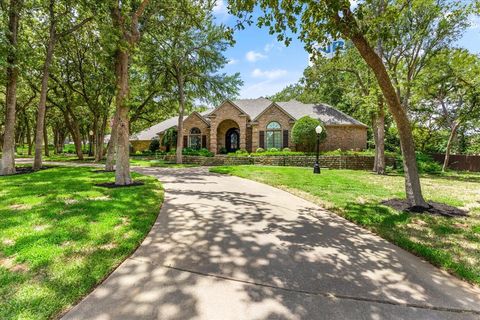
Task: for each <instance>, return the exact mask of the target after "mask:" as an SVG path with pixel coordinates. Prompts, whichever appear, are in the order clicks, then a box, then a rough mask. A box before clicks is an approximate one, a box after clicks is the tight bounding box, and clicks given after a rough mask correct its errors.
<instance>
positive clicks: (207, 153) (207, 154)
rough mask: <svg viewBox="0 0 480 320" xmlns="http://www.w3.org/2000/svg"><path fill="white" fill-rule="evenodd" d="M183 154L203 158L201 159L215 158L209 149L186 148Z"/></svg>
mask: <svg viewBox="0 0 480 320" xmlns="http://www.w3.org/2000/svg"><path fill="white" fill-rule="evenodd" d="M182 154H183V155H184V156H201V157H213V155H214V154H213V153H212V152H210V151H208V149H205V148H202V149H198V150H197V149H192V148H184V149H183V150H182Z"/></svg>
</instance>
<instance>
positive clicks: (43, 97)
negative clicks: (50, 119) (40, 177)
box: [33, 4, 56, 170]
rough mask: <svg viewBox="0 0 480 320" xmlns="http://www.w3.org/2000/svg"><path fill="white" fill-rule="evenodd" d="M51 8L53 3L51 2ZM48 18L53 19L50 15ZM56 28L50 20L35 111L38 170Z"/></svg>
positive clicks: (36, 162)
mask: <svg viewBox="0 0 480 320" xmlns="http://www.w3.org/2000/svg"><path fill="white" fill-rule="evenodd" d="M51 6H52V8H51V10H53V4H51ZM50 19H53V17H52V16H51V17H50ZM55 41H56V30H55V21H54V20H52V21H50V35H49V38H48V46H47V55H46V57H45V63H44V65H43V76H42V88H41V90H40V102H39V103H38V112H37V130H36V135H35V160H34V162H33V170H39V169H40V168H41V167H42V146H43V128H44V124H45V112H46V102H47V90H48V78H49V75H50V65H51V63H52V60H53V51H54V48H55Z"/></svg>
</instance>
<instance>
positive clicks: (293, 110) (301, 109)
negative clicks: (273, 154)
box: [130, 98, 367, 140]
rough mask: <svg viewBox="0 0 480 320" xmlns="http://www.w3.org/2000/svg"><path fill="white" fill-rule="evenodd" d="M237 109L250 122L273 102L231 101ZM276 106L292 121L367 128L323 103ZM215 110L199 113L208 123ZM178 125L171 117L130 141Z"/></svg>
mask: <svg viewBox="0 0 480 320" xmlns="http://www.w3.org/2000/svg"><path fill="white" fill-rule="evenodd" d="M232 103H234V104H235V105H236V106H237V107H238V108H240V109H241V110H242V111H243V112H245V113H246V114H247V115H248V116H249V117H250V120H254V119H255V118H257V117H258V116H259V115H260V114H261V113H262V112H263V111H264V110H265V109H267V108H268V107H269V106H271V105H272V103H273V101H271V100H269V99H266V98H257V99H238V100H233V101H232ZM276 104H277V105H278V106H279V107H280V108H282V109H283V110H284V111H285V112H286V113H288V114H289V115H290V116H292V117H293V118H294V120H297V119H300V118H301V117H304V116H310V117H312V118H315V119H319V120H321V121H322V122H323V123H325V124H326V125H339V126H362V127H367V126H366V125H365V124H363V123H361V122H360V121H358V120H356V119H354V118H352V117H350V116H349V115H347V114H345V113H343V112H341V111H340V110H337V109H335V108H334V107H332V106H329V105H327V104H325V103H318V104H312V103H302V102H299V101H297V100H290V101H286V102H276ZM214 110H215V109H209V110H206V111H204V112H201V113H200V115H201V116H203V117H204V118H205V120H206V121H208V117H207V116H208V115H209V114H210V113H212V112H213V111H214ZM177 123H178V117H173V118H170V119H167V120H165V121H163V122H160V123H158V124H156V125H154V126H151V127H150V128H148V129H145V130H143V131H141V132H139V133H136V134H133V135H132V136H131V137H130V140H151V139H153V138H155V137H157V135H158V134H159V133H162V132H164V131H165V130H167V129H169V128H172V127H176V126H177Z"/></svg>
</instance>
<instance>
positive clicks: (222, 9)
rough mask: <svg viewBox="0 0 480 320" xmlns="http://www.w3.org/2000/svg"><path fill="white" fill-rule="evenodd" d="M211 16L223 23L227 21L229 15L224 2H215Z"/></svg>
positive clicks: (222, 0)
mask: <svg viewBox="0 0 480 320" xmlns="http://www.w3.org/2000/svg"><path fill="white" fill-rule="evenodd" d="M213 15H214V16H215V17H216V18H217V19H219V20H221V21H223V22H225V21H226V20H228V18H229V17H230V14H229V13H228V8H227V5H226V4H225V1H224V0H216V1H215V6H214V7H213Z"/></svg>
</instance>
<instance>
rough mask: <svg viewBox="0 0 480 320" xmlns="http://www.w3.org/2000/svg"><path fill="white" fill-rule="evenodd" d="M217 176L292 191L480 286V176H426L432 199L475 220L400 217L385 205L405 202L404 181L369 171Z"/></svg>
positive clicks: (235, 170) (278, 170) (228, 170)
mask: <svg viewBox="0 0 480 320" xmlns="http://www.w3.org/2000/svg"><path fill="white" fill-rule="evenodd" d="M210 171H212V172H216V173H223V174H231V175H236V176H239V177H242V178H247V179H252V180H256V181H259V182H263V183H266V184H269V185H272V186H275V187H279V188H281V189H284V190H287V191H289V192H292V193H294V194H297V195H299V196H301V197H304V198H307V199H308V200H310V201H313V202H316V203H318V204H319V205H321V206H323V207H325V208H327V209H330V210H332V211H334V212H336V213H337V214H339V215H341V216H343V217H345V218H346V219H348V220H350V221H353V222H354V223H356V224H358V225H361V226H363V227H365V228H367V229H369V230H371V231H373V232H375V233H377V234H378V235H380V236H381V237H383V238H385V239H387V240H389V241H391V242H393V243H395V244H397V245H398V246H400V247H402V248H404V249H406V250H408V251H410V252H413V253H414V254H416V255H419V256H422V257H424V258H425V259H426V260H428V261H430V262H431V263H433V264H434V265H436V266H439V267H441V268H443V269H445V270H448V271H449V272H451V273H453V274H456V275H457V276H459V277H460V278H463V279H465V280H467V281H469V282H472V283H476V284H477V285H478V284H480V174H459V173H451V174H444V175H439V176H433V175H431V176H423V177H422V179H421V180H422V187H423V193H424V196H425V197H426V199H427V200H429V201H436V202H441V203H446V204H449V205H452V206H456V207H462V208H464V209H467V210H469V211H470V216H469V217H458V218H457V217H456V218H447V217H441V216H432V215H427V214H411V213H407V212H399V211H396V210H394V209H392V208H389V207H386V206H384V205H381V204H380V202H381V201H382V200H387V199H391V198H402V199H403V198H405V192H404V178H403V176H400V175H388V176H378V175H376V174H373V173H371V172H366V171H352V170H322V172H321V174H320V175H314V174H313V173H312V169H311V168H293V167H260V166H235V167H233V166H232V167H215V168H212V169H210Z"/></svg>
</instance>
